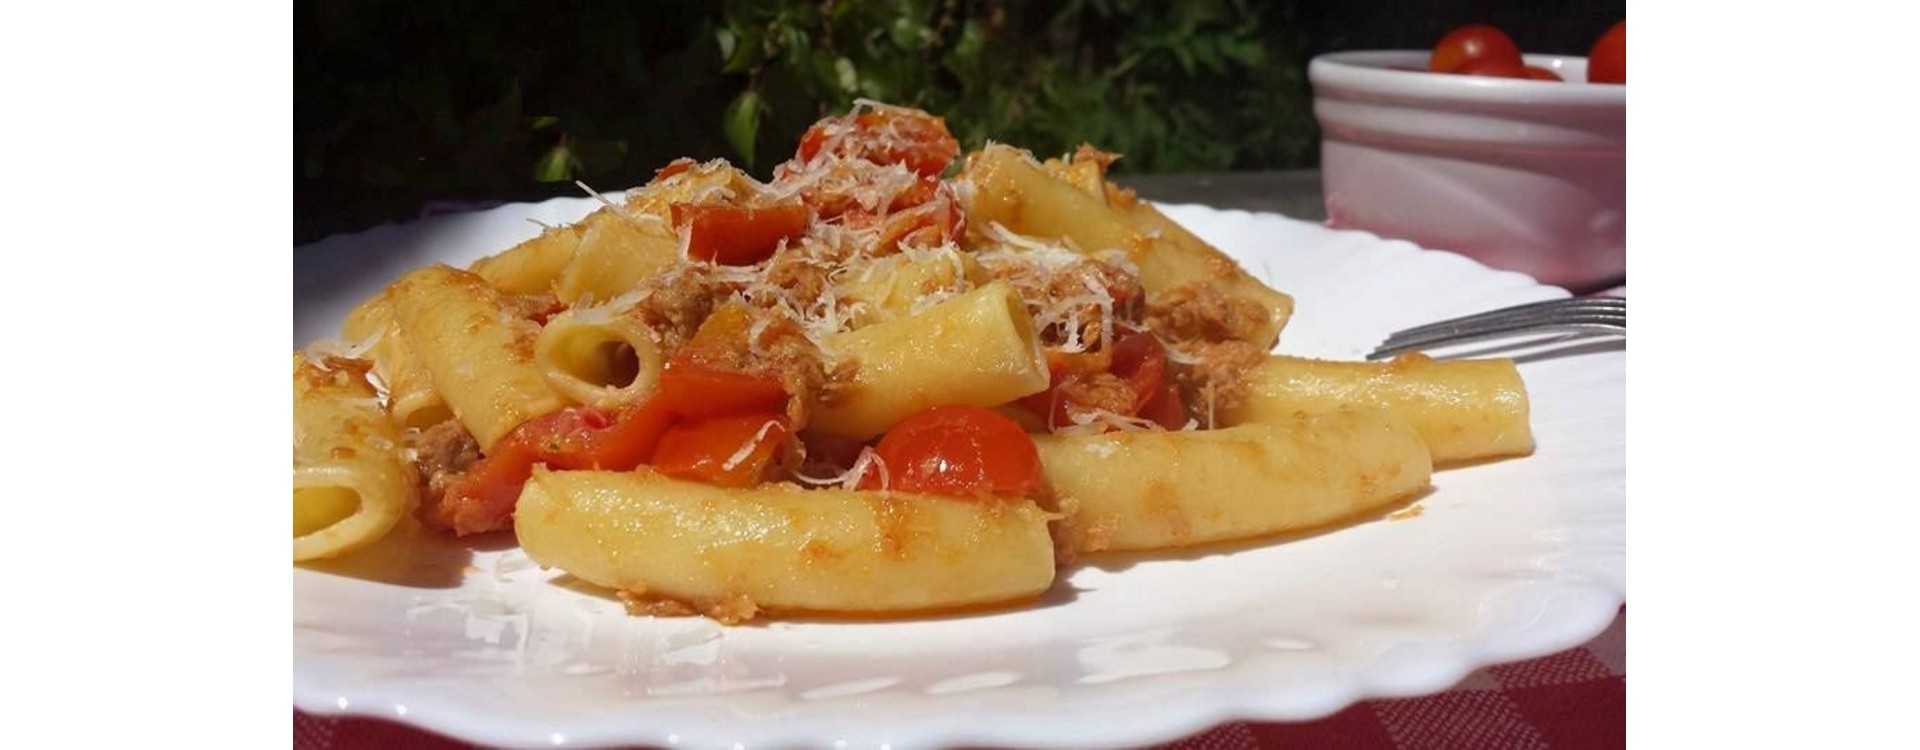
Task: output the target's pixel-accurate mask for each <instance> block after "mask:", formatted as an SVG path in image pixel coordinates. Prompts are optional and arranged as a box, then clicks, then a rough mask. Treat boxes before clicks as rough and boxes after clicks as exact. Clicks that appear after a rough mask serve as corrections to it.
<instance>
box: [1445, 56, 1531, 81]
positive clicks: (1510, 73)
mask: <svg viewBox="0 0 1920 750" xmlns="http://www.w3.org/2000/svg"><path fill="white" fill-rule="evenodd" d="M1453 72H1454V74H1455V75H1463V76H1486V77H1488V78H1529V77H1531V76H1529V75H1528V74H1527V66H1525V65H1521V64H1520V63H1517V62H1514V61H1511V60H1491V59H1489V60H1471V61H1468V62H1467V63H1466V64H1465V65H1461V66H1460V67H1458V68H1454V69H1453Z"/></svg>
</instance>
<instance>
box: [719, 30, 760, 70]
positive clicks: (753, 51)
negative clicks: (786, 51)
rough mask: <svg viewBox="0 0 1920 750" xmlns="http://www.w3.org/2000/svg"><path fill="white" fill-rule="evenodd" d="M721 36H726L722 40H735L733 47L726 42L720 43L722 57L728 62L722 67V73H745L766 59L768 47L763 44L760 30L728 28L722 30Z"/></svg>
mask: <svg viewBox="0 0 1920 750" xmlns="http://www.w3.org/2000/svg"><path fill="white" fill-rule="evenodd" d="M719 34H724V35H725V37H721V38H725V39H732V40H733V42H732V44H731V45H729V44H728V43H727V42H725V41H721V42H720V48H721V50H722V54H721V55H720V57H721V59H723V60H726V63H725V64H723V65H721V66H720V72H721V73H744V72H746V71H748V70H751V69H753V66H755V65H758V64H760V61H761V60H762V59H764V56H765V55H766V47H765V45H764V44H763V43H762V40H761V35H760V30H759V29H757V28H753V27H746V28H727V29H722V30H720V32H719ZM716 37H718V35H716Z"/></svg>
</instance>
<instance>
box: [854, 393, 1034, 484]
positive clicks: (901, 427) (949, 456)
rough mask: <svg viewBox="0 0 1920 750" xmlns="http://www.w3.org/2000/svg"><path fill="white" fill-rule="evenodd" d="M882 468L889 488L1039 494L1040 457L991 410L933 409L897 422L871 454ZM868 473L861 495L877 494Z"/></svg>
mask: <svg viewBox="0 0 1920 750" xmlns="http://www.w3.org/2000/svg"><path fill="white" fill-rule="evenodd" d="M874 452H875V453H878V454H879V455H880V459H881V460H882V461H885V462H886V467H887V469H886V470H887V480H888V487H889V488H890V489H893V490H897V491H900V492H924V493H929V494H935V495H950V496H954V497H981V496H986V495H1003V496H1004V495H1015V496H1023V497H1030V496H1032V495H1033V494H1034V493H1035V492H1038V491H1039V490H1040V452H1039V449H1037V448H1035V447H1034V445H1033V438H1031V437H1028V436H1027V433H1026V431H1025V430H1022V429H1020V425H1019V424H1018V423H1016V422H1014V421H1013V420H1011V419H1008V418H1007V417H1005V416H1002V415H1001V414H999V413H998V412H995V411H993V410H991V409H982V408H979V407H974V406H936V407H934V408H932V409H928V410H926V411H923V412H920V413H919V414H915V415H913V416H911V417H907V418H906V419H903V420H900V423H899V424H896V425H894V426H893V427H892V429H889V430H887V434H886V436H884V437H882V438H880V444H879V445H878V446H876V447H875V448H874ZM879 486H880V477H879V476H878V473H877V472H868V473H867V475H866V476H865V477H862V481H861V487H862V488H863V489H877V488H878V487H879Z"/></svg>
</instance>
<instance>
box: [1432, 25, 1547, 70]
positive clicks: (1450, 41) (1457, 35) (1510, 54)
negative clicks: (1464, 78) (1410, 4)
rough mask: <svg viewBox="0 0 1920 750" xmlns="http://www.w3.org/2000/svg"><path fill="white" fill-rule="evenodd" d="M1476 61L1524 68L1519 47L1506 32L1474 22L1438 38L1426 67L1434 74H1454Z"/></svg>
mask: <svg viewBox="0 0 1920 750" xmlns="http://www.w3.org/2000/svg"><path fill="white" fill-rule="evenodd" d="M1478 61H1495V62H1505V63H1511V64H1513V65H1514V66H1515V67H1524V66H1525V65H1526V63H1523V62H1521V60H1520V46H1519V45H1517V44H1514V43H1513V39H1512V38H1511V37H1508V36H1507V33H1506V32H1504V31H1501V30H1499V29H1497V28H1494V27H1492V26H1488V25H1486V24H1481V23H1477V24H1470V25H1467V26H1462V27H1460V28H1457V29H1454V30H1453V31H1450V32H1448V33H1447V35H1446V36H1444V37H1441V38H1440V43H1439V44H1436V45H1434V47H1433V59H1432V60H1431V61H1430V62H1429V63H1428V67H1429V68H1430V69H1431V70H1433V72H1435V73H1454V72H1459V71H1460V68H1461V67H1463V66H1465V65H1467V64H1468V63H1472V62H1478ZM1476 75H1486V74H1484V73H1480V74H1476Z"/></svg>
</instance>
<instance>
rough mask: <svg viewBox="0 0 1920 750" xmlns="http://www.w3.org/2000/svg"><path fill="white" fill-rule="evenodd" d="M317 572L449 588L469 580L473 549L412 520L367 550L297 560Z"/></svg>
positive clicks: (391, 582)
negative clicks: (332, 556) (337, 555)
mask: <svg viewBox="0 0 1920 750" xmlns="http://www.w3.org/2000/svg"><path fill="white" fill-rule="evenodd" d="M297 565H298V567H301V568H305V569H307V570H311V571H314V572H317V573H327V574H329V575H337V576H345V577H347V578H357V579H359V580H362V581H372V582H375V583H387V584H392V585H395V586H406V587H409V588H419V589H450V588H455V587H458V586H459V585H460V583H461V582H462V581H464V580H466V577H467V572H468V569H469V568H470V567H472V565H473V548H472V547H470V546H468V545H466V544H463V543H462V542H461V541H459V540H456V539H453V538H452V537H449V536H447V535H445V534H440V533H436V532H432V531H427V530H426V529H423V528H421V527H420V525H419V524H418V523H415V522H412V521H411V520H409V521H406V522H403V525H402V526H401V527H400V528H396V529H394V530H393V531H392V532H391V533H389V534H387V535H386V536H385V537H383V538H381V539H380V541H377V542H374V543H373V544H372V545H371V546H368V547H366V548H364V549H360V550H356V551H354V552H350V553H348V554H346V555H342V556H340V557H336V558H331V559H327V560H316V561H310V562H303V563H298V564H297Z"/></svg>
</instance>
